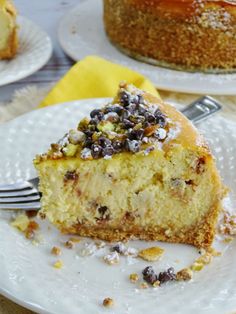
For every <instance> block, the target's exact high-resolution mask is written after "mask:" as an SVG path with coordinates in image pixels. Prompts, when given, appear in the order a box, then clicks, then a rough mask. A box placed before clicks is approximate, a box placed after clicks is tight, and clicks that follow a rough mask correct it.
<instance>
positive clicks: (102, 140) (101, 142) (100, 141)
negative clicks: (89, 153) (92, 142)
mask: <svg viewBox="0 0 236 314" xmlns="http://www.w3.org/2000/svg"><path fill="white" fill-rule="evenodd" d="M98 145H100V146H102V147H103V148H104V147H106V146H109V145H111V141H110V140H109V139H108V138H106V137H104V136H101V137H99V139H98Z"/></svg>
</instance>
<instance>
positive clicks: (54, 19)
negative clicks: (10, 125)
mask: <svg viewBox="0 0 236 314" xmlns="http://www.w3.org/2000/svg"><path fill="white" fill-rule="evenodd" d="M79 1H81V0H50V1H48V0H40V1H28V0H15V5H16V7H17V8H18V11H19V13H20V14H21V15H23V16H26V17H28V18H29V19H31V20H33V21H34V22H35V23H37V24H38V25H40V26H41V27H42V29H44V30H45V31H46V32H47V33H48V34H49V35H50V37H51V39H52V43H53V48H54V51H53V55H52V57H51V59H50V60H49V62H48V63H47V65H45V66H44V67H43V68H42V69H41V70H40V71H38V72H37V73H35V74H33V75H31V76H29V77H28V78H26V79H23V80H21V81H18V82H16V83H13V84H10V85H7V86H3V87H0V103H3V102H7V101H10V100H11V98H12V95H13V93H14V91H16V90H19V89H20V88H22V87H25V86H27V85H29V84H35V85H36V86H37V87H47V86H50V84H52V83H54V82H56V81H57V80H58V79H59V78H60V77H61V76H62V75H63V74H64V73H65V72H66V71H67V70H68V69H69V68H70V67H71V65H72V64H73V61H72V60H71V59H69V58H68V57H67V56H66V55H65V54H64V52H63V51H62V49H61V47H60V45H59V42H58V39H57V27H58V23H59V20H60V18H61V17H62V16H63V15H64V14H65V13H66V12H67V11H69V10H70V9H71V8H72V7H73V6H75V5H77V4H78V2H79ZM160 94H161V96H162V98H163V99H165V100H167V101H177V102H182V103H185V104H188V103H190V102H191V101H192V100H194V99H196V98H197V97H199V95H198V96H197V95H186V94H182V93H172V92H168V91H160ZM235 94H236V92H235ZM217 98H218V99H219V100H220V101H221V103H223V106H224V110H223V114H227V115H228V117H230V118H232V119H234V120H235V121H236V96H228V97H226V96H221V97H217ZM30 313H33V312H31V311H29V310H26V309H24V308H22V307H20V306H18V305H16V304H15V303H13V302H11V301H9V300H7V299H6V298H4V297H3V296H0V314H30ZM68 314H69V313H68Z"/></svg>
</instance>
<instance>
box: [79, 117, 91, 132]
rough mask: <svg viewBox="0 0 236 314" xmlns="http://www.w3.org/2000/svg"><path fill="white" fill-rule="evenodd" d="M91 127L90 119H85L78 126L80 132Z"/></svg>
mask: <svg viewBox="0 0 236 314" xmlns="http://www.w3.org/2000/svg"><path fill="white" fill-rule="evenodd" d="M88 125H89V119H88V118H84V119H82V120H81V121H80V123H79V125H78V130H82V131H83V130H86V129H87V128H88Z"/></svg>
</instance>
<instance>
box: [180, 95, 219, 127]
mask: <svg viewBox="0 0 236 314" xmlns="http://www.w3.org/2000/svg"><path fill="white" fill-rule="evenodd" d="M221 109H222V105H221V104H220V103H219V102H218V101H217V100H215V99H214V98H212V97H210V96H203V97H201V98H199V99H197V100H196V101H194V102H193V103H191V104H190V105H188V106H187V107H185V108H184V109H182V110H181V112H182V113H183V114H184V115H185V116H186V117H187V118H188V119H189V120H191V121H192V122H193V123H196V122H200V121H202V120H204V119H206V118H207V117H208V116H210V115H212V114H213V113H216V112H217V111H219V110H221Z"/></svg>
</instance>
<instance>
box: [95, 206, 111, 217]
mask: <svg viewBox="0 0 236 314" xmlns="http://www.w3.org/2000/svg"><path fill="white" fill-rule="evenodd" d="M98 213H99V215H100V217H99V218H97V221H102V220H108V219H109V217H110V213H109V209H108V207H107V206H100V207H99V208H98Z"/></svg>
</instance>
